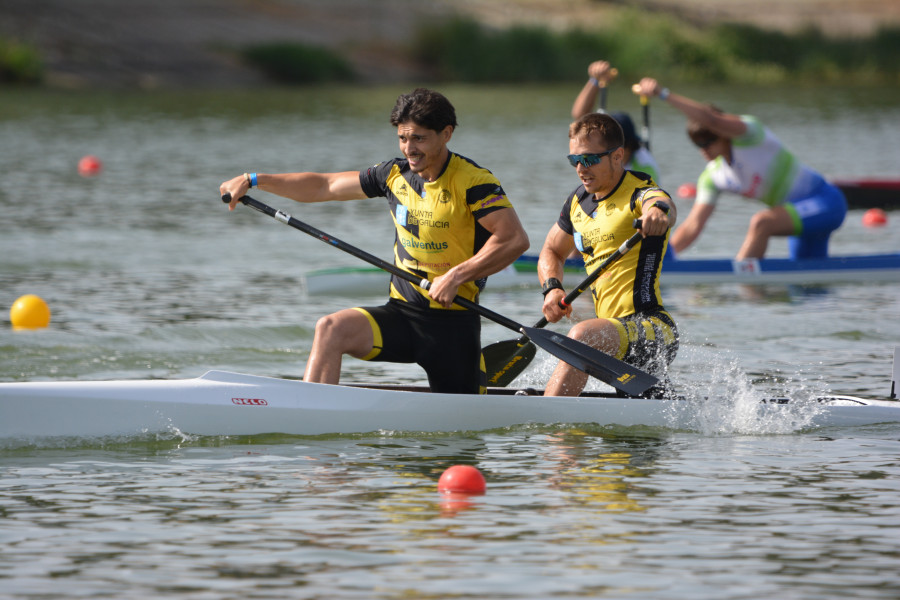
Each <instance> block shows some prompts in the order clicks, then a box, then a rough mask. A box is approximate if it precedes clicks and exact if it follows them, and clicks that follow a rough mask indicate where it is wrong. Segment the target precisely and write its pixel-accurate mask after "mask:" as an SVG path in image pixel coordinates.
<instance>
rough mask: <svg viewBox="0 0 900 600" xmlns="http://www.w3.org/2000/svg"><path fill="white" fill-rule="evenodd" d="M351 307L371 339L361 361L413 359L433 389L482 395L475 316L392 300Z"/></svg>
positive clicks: (482, 373)
mask: <svg viewBox="0 0 900 600" xmlns="http://www.w3.org/2000/svg"><path fill="white" fill-rule="evenodd" d="M356 310H358V311H360V312H362V313H363V314H365V315H366V316H367V317H368V318H369V324H370V325H371V326H372V335H373V337H374V340H375V341H374V344H373V348H372V352H370V353H369V354H368V355H367V356H365V357H363V360H372V361H384V362H396V363H416V364H418V365H420V366H421V367H422V368H423V369H425V373H426V374H427V375H428V384H429V385H430V386H431V390H432V391H433V392H441V393H448V394H483V393H485V389H486V386H487V375H486V374H485V368H484V359H483V358H482V356H481V318H480V316H479V315H478V314H476V313H473V312H472V311H468V310H441V309H434V308H420V307H417V306H412V305H410V304H409V303H407V302H402V301H400V300H394V299H391V300H389V301H388V303H387V304H385V305H383V306H376V307H362V308H357V309H356Z"/></svg>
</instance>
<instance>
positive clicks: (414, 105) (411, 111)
mask: <svg viewBox="0 0 900 600" xmlns="http://www.w3.org/2000/svg"><path fill="white" fill-rule="evenodd" d="M407 121H412V122H413V123H415V124H416V125H419V126H421V127H427V128H428V129H431V130H433V131H443V130H444V129H445V128H446V127H447V126H448V125H449V126H451V127H453V128H454V129H456V110H455V109H454V108H453V105H452V104H450V101H449V100H447V98H445V97H444V95H443V94H441V93H439V92H435V91H434V90H429V89H426V88H416V89H415V90H413V91H412V92H410V93H408V94H401V95H400V97H398V98H397V103H396V104H394V110H392V111H391V125H393V126H394V127H397V126H398V125H400V124H401V123H406V122H407Z"/></svg>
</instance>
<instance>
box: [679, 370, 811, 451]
mask: <svg viewBox="0 0 900 600" xmlns="http://www.w3.org/2000/svg"><path fill="white" fill-rule="evenodd" d="M700 354H703V353H696V352H695V353H692V356H690V358H689V363H690V364H689V366H688V368H689V369H690V370H692V371H694V369H692V368H691V366H690V365H696V366H698V367H699V366H700V365H701V364H702V369H700V371H701V372H702V373H703V381H700V382H693V383H691V382H684V381H679V380H678V379H677V378H676V379H675V380H674V384H675V387H676V388H677V389H678V391H679V393H680V394H681V395H682V396H683V397H684V401H683V402H672V403H671V417H672V423H673V426H674V425H676V424H677V425H678V426H681V427H686V428H688V429H692V430H695V431H699V432H701V433H703V434H706V435H735V434H743V435H746V434H751V435H784V434H790V433H796V432H798V431H802V430H804V429H808V428H809V427H811V426H812V425H813V423H814V421H815V418H816V416H817V415H818V414H819V413H820V412H821V411H822V410H823V407H822V406H821V405H820V404H819V403H818V402H817V401H816V399H815V397H816V396H817V395H819V394H820V392H817V391H815V390H812V389H810V387H809V386H808V385H807V383H805V382H804V381H803V379H802V374H799V373H798V374H795V376H797V377H799V378H800V384H799V385H797V384H793V385H791V390H790V398H789V401H788V402H785V403H782V402H780V401H776V402H773V400H782V399H785V398H784V397H783V396H781V395H773V394H772V392H771V390H768V389H763V388H762V387H761V385H759V384H760V383H764V382H765V380H764V381H762V382H760V381H756V382H754V381H753V380H752V379H751V377H750V376H749V375H748V374H747V373H746V372H744V371H743V370H742V369H741V368H740V366H739V364H738V362H737V360H736V359H735V358H734V357H729V356H728V355H727V354H723V353H721V352H717V353H716V354H715V355H713V356H700ZM683 370H684V365H681V368H680V369H679V371H683ZM775 379H776V378H775V377H770V378H769V383H774V382H775ZM779 379H780V376H779Z"/></svg>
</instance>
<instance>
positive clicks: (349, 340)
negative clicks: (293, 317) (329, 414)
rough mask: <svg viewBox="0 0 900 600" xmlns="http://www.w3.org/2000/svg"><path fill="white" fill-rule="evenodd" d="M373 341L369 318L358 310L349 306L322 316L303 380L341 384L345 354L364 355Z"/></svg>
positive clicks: (370, 348)
mask: <svg viewBox="0 0 900 600" xmlns="http://www.w3.org/2000/svg"><path fill="white" fill-rule="evenodd" d="M373 343H374V338H373V335H372V327H371V325H370V324H369V320H368V318H367V317H366V316H365V315H364V314H363V313H361V312H359V311H358V310H354V309H352V308H348V309H344V310H341V311H338V312H336V313H333V314H330V315H327V316H325V317H322V318H321V319H319V320H318V322H316V333H315V337H314V338H313V345H312V351H311V352H310V354H309V360H308V361H307V362H306V372H305V373H304V374H303V380H304V381H311V382H315V383H332V384H336V383H338V381H340V378H341V358H342V357H343V355H344V354H349V355H350V356H353V357H355V358H363V357H364V356H366V355H367V354H368V353H369V352H370V351H371V350H372V344H373Z"/></svg>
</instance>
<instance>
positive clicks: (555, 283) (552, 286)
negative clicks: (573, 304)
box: [541, 277, 564, 296]
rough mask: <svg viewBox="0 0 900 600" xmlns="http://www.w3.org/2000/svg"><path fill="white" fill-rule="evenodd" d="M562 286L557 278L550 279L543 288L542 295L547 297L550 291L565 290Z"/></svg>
mask: <svg viewBox="0 0 900 600" xmlns="http://www.w3.org/2000/svg"><path fill="white" fill-rule="evenodd" d="M563 289H564V288H563V286H562V284H561V283H560V282H559V279H557V278H556V277H548V278H547V281H545V282H544V284H543V285H542V286H541V294H543V295H545V296H546V295H547V294H548V293H550V290H563Z"/></svg>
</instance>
